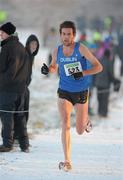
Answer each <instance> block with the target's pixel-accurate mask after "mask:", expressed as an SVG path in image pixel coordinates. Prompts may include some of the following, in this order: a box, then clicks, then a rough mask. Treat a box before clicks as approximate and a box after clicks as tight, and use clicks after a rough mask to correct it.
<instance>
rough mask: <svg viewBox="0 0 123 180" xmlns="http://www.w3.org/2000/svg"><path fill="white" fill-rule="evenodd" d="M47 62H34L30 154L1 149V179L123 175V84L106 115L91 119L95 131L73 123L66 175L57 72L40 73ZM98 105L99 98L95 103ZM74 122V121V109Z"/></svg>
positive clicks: (100, 179)
mask: <svg viewBox="0 0 123 180" xmlns="http://www.w3.org/2000/svg"><path fill="white" fill-rule="evenodd" d="M44 57H45V54H44ZM42 63H43V60H42V61H41V60H39V61H37V63H36V65H35V66H34V73H33V81H32V84H31V86H30V90H31V102H30V119H29V124H28V126H29V127H28V128H29V129H28V130H29V133H30V144H31V147H30V153H23V152H21V151H20V149H19V147H15V148H14V150H13V151H12V152H8V153H0V179H1V180H11V179H12V180H21V179H23V180H54V179H57V180H68V179H69V180H121V179H123V88H122V89H121V91H120V92H119V93H118V94H112V95H111V102H110V107H109V117H108V118H107V119H103V118H102V119H101V118H99V117H98V116H94V117H92V119H91V120H92V124H93V130H92V131H91V133H89V134H87V133H84V134H83V135H82V136H79V135H77V133H76V132H75V129H74V127H73V128H72V129H71V135H72V163H73V169H72V171H71V172H67V173H66V172H63V171H60V170H59V169H58V163H59V161H62V160H63V151H62V145H61V140H60V133H61V129H60V120H59V116H58V112H57V104H56V99H57V98H56V90H57V83H58V78H57V77H56V75H52V76H50V77H49V78H47V77H44V76H43V75H41V74H40V67H41V64H42ZM116 96H117V98H116ZM96 103H97V102H96V99H94V101H93V103H92V104H93V106H94V107H95V105H96ZM72 121H73V124H74V123H75V122H74V113H73V116H72ZM1 143H2V139H1V138H0V144H1Z"/></svg>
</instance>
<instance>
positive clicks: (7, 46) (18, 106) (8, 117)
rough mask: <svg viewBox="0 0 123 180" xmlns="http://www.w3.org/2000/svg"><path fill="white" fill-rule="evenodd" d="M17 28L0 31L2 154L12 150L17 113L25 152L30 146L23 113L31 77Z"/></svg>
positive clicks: (1, 29) (19, 136)
mask: <svg viewBox="0 0 123 180" xmlns="http://www.w3.org/2000/svg"><path fill="white" fill-rule="evenodd" d="M15 30H16V27H15V26H14V25H13V24H12V23H10V22H8V23H6V24H3V25H2V26H1V27H0V36H1V39H2V42H1V52H0V117H1V121H2V138H3V144H2V145H1V146H0V152H8V151H11V150H12V149H13V127H14V115H15V112H16V111H17V112H16V113H18V111H19V114H18V122H19V131H18V139H19V144H20V148H21V150H22V151H24V152H27V151H28V146H29V140H28V134H27V127H26V119H25V118H23V116H24V113H22V112H23V110H24V94H25V88H26V81H27V76H28V66H29V65H28V64H29V62H28V60H27V59H28V54H27V52H26V51H25V48H24V46H23V45H22V44H21V43H20V42H19V40H18V38H17V37H16V36H13V34H14V32H15Z"/></svg>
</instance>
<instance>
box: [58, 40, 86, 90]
mask: <svg viewBox="0 0 123 180" xmlns="http://www.w3.org/2000/svg"><path fill="white" fill-rule="evenodd" d="M79 46H80V43H77V42H76V43H75V47H74V51H73V54H72V55H71V56H65V55H64V54H63V45H60V46H59V47H58V53H57V61H56V62H57V64H58V66H59V76H60V80H59V88H60V89H62V90H65V91H68V92H81V91H84V90H86V89H88V88H89V85H90V83H89V76H84V77H81V78H80V79H79V80H75V79H74V78H73V77H72V76H71V74H72V73H73V72H74V73H75V72H79V71H82V70H86V69H87V68H88V67H87V64H88V63H87V60H86V59H85V58H84V57H83V56H82V55H81V54H80V52H79Z"/></svg>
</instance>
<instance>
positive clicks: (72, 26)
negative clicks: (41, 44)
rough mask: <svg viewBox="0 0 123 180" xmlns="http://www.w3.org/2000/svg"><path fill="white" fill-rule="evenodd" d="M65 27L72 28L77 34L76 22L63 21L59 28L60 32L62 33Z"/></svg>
mask: <svg viewBox="0 0 123 180" xmlns="http://www.w3.org/2000/svg"><path fill="white" fill-rule="evenodd" d="M63 28H72V29H73V33H74V35H76V27H75V24H74V22H72V21H64V22H63V23H61V24H60V28H59V32H60V34H61V32H62V29H63Z"/></svg>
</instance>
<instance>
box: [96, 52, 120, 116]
mask: <svg viewBox="0 0 123 180" xmlns="http://www.w3.org/2000/svg"><path fill="white" fill-rule="evenodd" d="M110 55H111V53H110V50H109V49H106V50H105V51H104V56H103V57H102V59H101V64H102V65H103V71H102V72H100V73H99V74H96V75H95V78H94V85H95V86H96V88H97V100H98V115H99V116H101V117H107V116H108V105H109V95H110V87H111V83H112V84H113V85H114V91H119V89H120V80H119V79H117V78H115V77H114V70H113V61H112V60H111V58H110Z"/></svg>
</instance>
